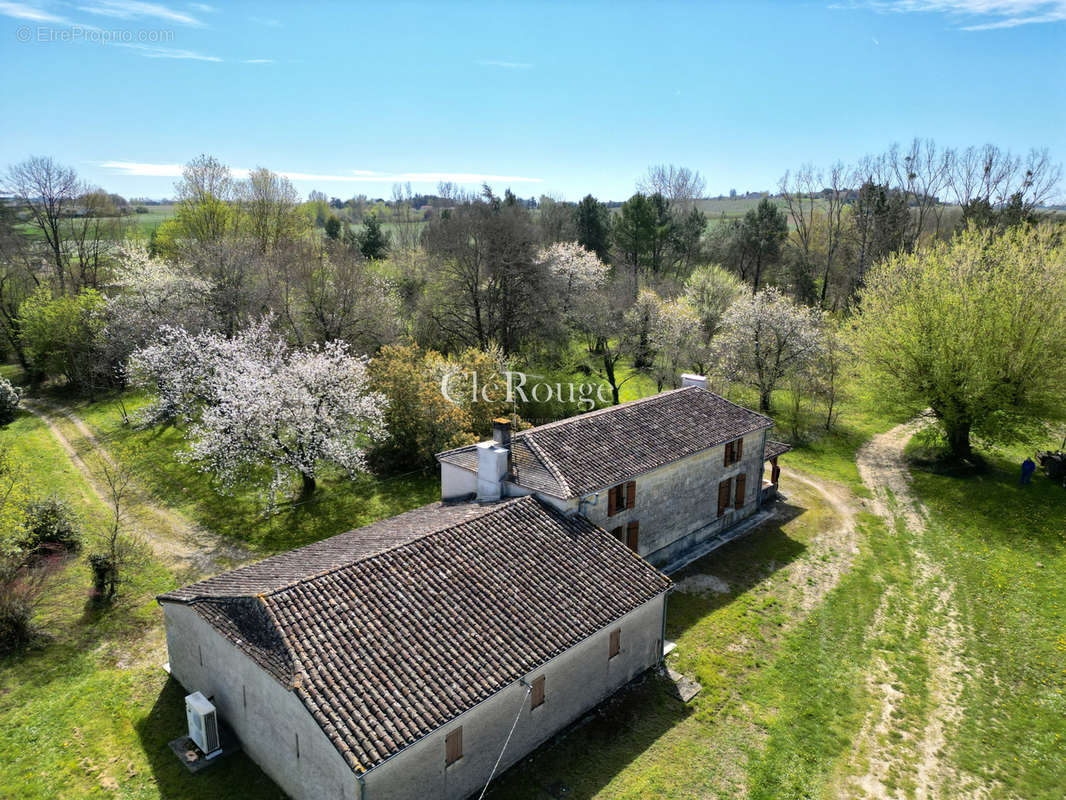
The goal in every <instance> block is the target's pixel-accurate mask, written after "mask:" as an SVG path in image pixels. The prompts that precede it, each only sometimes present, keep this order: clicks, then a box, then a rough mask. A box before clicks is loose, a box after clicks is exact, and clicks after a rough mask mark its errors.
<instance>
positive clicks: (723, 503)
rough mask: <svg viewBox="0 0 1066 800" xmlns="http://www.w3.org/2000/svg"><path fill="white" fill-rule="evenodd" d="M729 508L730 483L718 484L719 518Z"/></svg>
mask: <svg viewBox="0 0 1066 800" xmlns="http://www.w3.org/2000/svg"><path fill="white" fill-rule="evenodd" d="M727 508H729V481H722V482H721V483H720V484H718V516H722V514H724V513H725V510H726V509H727Z"/></svg>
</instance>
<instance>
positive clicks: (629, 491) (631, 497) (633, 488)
mask: <svg viewBox="0 0 1066 800" xmlns="http://www.w3.org/2000/svg"><path fill="white" fill-rule="evenodd" d="M636 501H637V482H636V481H630V482H629V483H627V484H626V508H632V507H633V504H634V503H635V502H636Z"/></svg>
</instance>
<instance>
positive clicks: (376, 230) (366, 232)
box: [355, 214, 389, 261]
mask: <svg viewBox="0 0 1066 800" xmlns="http://www.w3.org/2000/svg"><path fill="white" fill-rule="evenodd" d="M355 241H356V244H357V245H358V247H359V252H360V253H362V254H363V258H365V259H367V260H368V261H374V260H376V259H379V258H385V256H387V255H388V254H389V234H388V233H387V232H386V231H385V230H383V229H382V227H381V221H380V220H379V219H378V215H377V214H367V215H366V218H365V219H364V220H363V229H362V230H361V231H359V233H357V234H356V235H355Z"/></svg>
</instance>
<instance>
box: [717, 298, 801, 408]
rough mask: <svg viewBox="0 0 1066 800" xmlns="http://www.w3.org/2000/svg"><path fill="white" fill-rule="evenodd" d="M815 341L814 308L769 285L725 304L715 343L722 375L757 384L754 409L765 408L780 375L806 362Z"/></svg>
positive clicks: (786, 373)
mask: <svg viewBox="0 0 1066 800" xmlns="http://www.w3.org/2000/svg"><path fill="white" fill-rule="evenodd" d="M819 347H820V335H819V315H818V313H817V312H815V311H813V310H811V309H808V308H803V307H802V306H799V305H797V304H796V303H794V302H793V301H791V300H789V299H788V298H787V297H785V296H784V295H783V294H781V292H780V291H778V290H777V289H775V288H769V289H763V290H762V291H760V292H758V293H757V294H755V295H753V296H751V297H744V298H741V299H739V300H737V301H736V302H735V303H733V305H732V306H730V307H729V310H728V311H727V312H726V314H725V317H724V319H723V320H722V332H721V334H720V336H719V337H718V340H717V343H716V345H715V348H714V349H715V354H716V356H717V359H716V360H717V367H718V370H719V372H721V374H722V375H723V377H725V378H726V379H727V380H735V381H738V382H740V383H743V384H746V385H748V386H751V387H753V388H754V389H757V390H758V392H759V410H760V411H769V410H770V407H771V399H772V395H773V391H774V389H775V388H777V386H778V384H779V383H780V382H781V380H782V379H784V378H786V377H787V376H789V375H790V374H792V373H793V372H794V371H796V370H799V369H802V368H804V367H805V366H806V365H807V364H809V363H810V361H811V360H812V359H814V358H815V357H816V356H817V354H818V350H819Z"/></svg>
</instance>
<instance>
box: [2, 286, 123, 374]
mask: <svg viewBox="0 0 1066 800" xmlns="http://www.w3.org/2000/svg"><path fill="white" fill-rule="evenodd" d="M104 303H105V301H104V297H103V295H101V294H100V293H99V292H97V291H95V290H93V289H85V290H83V291H81V292H79V293H78V294H76V295H73V296H70V295H68V296H61V297H52V296H51V292H49V291H48V290H45V289H42V290H39V291H38V292H36V293H35V294H34V295H32V296H31V297H30V298H29V299H27V300H26V301H25V302H24V303H23V304H22V305H21V306H20V307H19V316H20V317H21V320H22V341H23V345H24V347H25V348H26V356H27V359H28V360H29V363H30V367H31V369H32V371H33V376H34V378H35V379H37V380H40V379H42V378H45V377H47V376H50V375H62V376H63V377H65V378H66V380H67V383H68V384H69V385H70V386H71V388H73V389H74V390H76V391H86V392H89V393H90V394H91V393H92V392H93V390H94V389H96V388H97V387H98V386H100V385H101V384H107V383H111V382H113V381H114V379H115V377H116V376H114V375H108V374H107V371H106V367H105V365H103V364H102V363H101V361H100V360H99V359H98V358H97V356H98V355H99V352H100V344H101V332H102V331H103V328H104V315H103V310H104ZM102 367H104V369H101V368H102Z"/></svg>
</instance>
